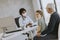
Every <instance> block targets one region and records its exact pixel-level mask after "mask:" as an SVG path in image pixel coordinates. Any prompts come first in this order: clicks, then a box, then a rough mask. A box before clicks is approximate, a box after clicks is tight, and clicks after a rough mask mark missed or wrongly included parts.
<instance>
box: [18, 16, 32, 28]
mask: <svg viewBox="0 0 60 40" xmlns="http://www.w3.org/2000/svg"><path fill="white" fill-rule="evenodd" d="M29 23H33V21H32V20H31V18H30V17H29V16H26V18H25V19H24V20H23V18H22V16H20V18H19V25H20V26H21V28H26V25H27V24H29Z"/></svg>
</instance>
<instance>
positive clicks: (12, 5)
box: [0, 0, 34, 20]
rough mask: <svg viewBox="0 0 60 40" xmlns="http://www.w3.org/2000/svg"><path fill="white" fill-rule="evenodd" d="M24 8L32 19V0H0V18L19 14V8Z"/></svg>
mask: <svg viewBox="0 0 60 40" xmlns="http://www.w3.org/2000/svg"><path fill="white" fill-rule="evenodd" d="M20 8H25V9H26V10H27V13H28V15H29V16H30V17H31V18H32V19H33V20H34V10H33V4H32V0H0V18H1V17H6V16H13V17H18V16H19V9H20Z"/></svg>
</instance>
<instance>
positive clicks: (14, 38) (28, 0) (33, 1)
mask: <svg viewBox="0 0 60 40" xmlns="http://www.w3.org/2000/svg"><path fill="white" fill-rule="evenodd" d="M48 3H53V4H54V5H55V11H56V12H57V13H58V14H59V15H60V0H0V40H33V38H34V36H36V29H37V26H36V25H34V26H33V27H31V28H27V29H25V30H20V29H21V28H19V27H18V26H17V24H16V22H15V21H16V20H15V18H18V17H20V14H19V9H20V8H25V9H26V12H27V15H28V16H29V17H30V18H31V19H32V21H33V24H37V23H36V19H35V12H36V10H42V11H43V17H44V20H45V23H46V25H48V23H49V20H50V16H51V15H50V14H48V12H47V11H46V6H47V4H48ZM34 30H35V32H34ZM10 31H11V32H10ZM31 31H33V32H34V33H33V34H32V36H33V38H32V39H29V37H28V36H27V33H28V32H31ZM41 40H43V39H41ZM45 40H46V39H45ZM50 40H60V24H59V28H58V38H56V39H55V38H52V39H50Z"/></svg>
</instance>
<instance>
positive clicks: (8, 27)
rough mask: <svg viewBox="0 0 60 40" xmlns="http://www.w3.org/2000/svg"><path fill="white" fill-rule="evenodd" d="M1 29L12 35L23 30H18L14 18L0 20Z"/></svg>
mask: <svg viewBox="0 0 60 40" xmlns="http://www.w3.org/2000/svg"><path fill="white" fill-rule="evenodd" d="M0 27H1V28H2V29H3V31H4V32H6V33H12V32H17V31H20V30H21V29H18V28H17V25H16V23H15V19H14V18H13V17H5V18H0Z"/></svg>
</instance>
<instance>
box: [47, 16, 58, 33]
mask: <svg viewBox="0 0 60 40" xmlns="http://www.w3.org/2000/svg"><path fill="white" fill-rule="evenodd" d="M57 19H58V16H57V15H53V16H51V19H50V22H49V24H48V29H47V33H50V32H52V31H53V30H54V28H55V25H56V22H57Z"/></svg>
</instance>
